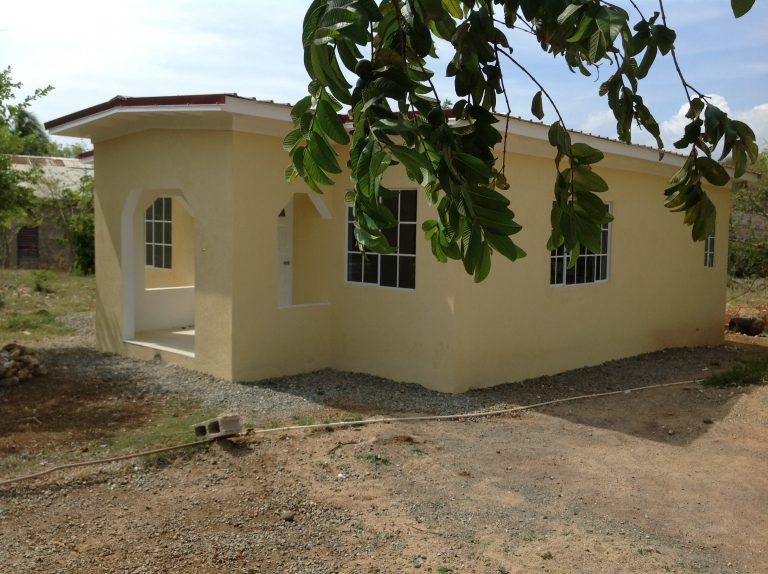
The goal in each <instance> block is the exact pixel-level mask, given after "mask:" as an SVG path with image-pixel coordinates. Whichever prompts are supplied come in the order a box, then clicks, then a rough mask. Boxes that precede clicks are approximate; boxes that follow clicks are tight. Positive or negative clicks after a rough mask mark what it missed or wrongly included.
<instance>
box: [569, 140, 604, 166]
mask: <svg viewBox="0 0 768 574" xmlns="http://www.w3.org/2000/svg"><path fill="white" fill-rule="evenodd" d="M571 153H572V154H573V157H574V158H576V159H577V160H578V161H579V163H582V164H591V163H597V162H599V161H602V160H603V158H604V157H605V155H604V154H603V152H601V151H600V150H599V149H595V148H593V147H592V146H591V145H587V144H585V143H575V144H573V146H571Z"/></svg>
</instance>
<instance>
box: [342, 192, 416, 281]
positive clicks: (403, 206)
mask: <svg viewBox="0 0 768 574" xmlns="http://www.w3.org/2000/svg"><path fill="white" fill-rule="evenodd" d="M382 203H384V205H386V206H387V207H389V209H390V211H391V212H392V214H393V215H394V216H395V217H396V218H397V225H395V226H394V227H391V228H390V229H385V230H384V235H386V237H387V240H388V241H389V244H390V245H391V246H392V247H395V248H396V249H397V251H396V252H395V253H392V254H387V255H380V254H378V253H361V252H360V251H359V250H358V248H357V245H356V244H355V227H354V223H353V218H352V208H347V269H346V272H347V281H348V282H350V283H363V284H366V285H378V286H380V287H395V288H399V289H415V288H416V190H415V189H404V190H401V191H400V193H398V196H397V197H392V198H387V199H384V200H383V202H382Z"/></svg>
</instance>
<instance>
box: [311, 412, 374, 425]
mask: <svg viewBox="0 0 768 574" xmlns="http://www.w3.org/2000/svg"><path fill="white" fill-rule="evenodd" d="M363 419H365V415H361V414H360V413H347V414H345V415H342V416H341V417H324V418H323V419H322V420H321V421H320V422H322V423H323V424H324V425H328V424H331V423H339V422H343V423H354V422H358V421H361V420H363ZM353 426H354V425H353Z"/></svg>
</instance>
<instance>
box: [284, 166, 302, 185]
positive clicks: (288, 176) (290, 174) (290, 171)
mask: <svg viewBox="0 0 768 574" xmlns="http://www.w3.org/2000/svg"><path fill="white" fill-rule="evenodd" d="M298 175H299V172H298V171H297V170H296V166H295V165H293V164H290V165H289V166H288V167H286V168H285V173H284V176H285V181H286V182H288V183H293V182H294V180H295V179H296V178H297V177H298Z"/></svg>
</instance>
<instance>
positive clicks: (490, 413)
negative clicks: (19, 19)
mask: <svg viewBox="0 0 768 574" xmlns="http://www.w3.org/2000/svg"><path fill="white" fill-rule="evenodd" d="M701 381H702V379H693V380H690V381H676V382H674V383H659V384H656V385H646V386H643V387H634V388H631V389H623V390H620V391H606V392H604V393H592V394H589V395H577V396H573V397H565V398H562V399H553V400H551V401H544V402H540V403H533V404H530V405H521V406H517V407H509V408H506V409H497V410H492V411H474V412H469V413H459V414H453V415H417V416H412V417H387V418H375V419H364V420H361V421H339V422H332V423H316V424H310V425H292V426H284V427H274V428H267V429H246V430H244V431H242V432H240V433H238V434H233V435H228V436H227V437H222V438H233V437H236V436H244V435H261V434H267V433H274V432H291V431H296V430H312V429H326V428H340V427H352V426H354V427H359V426H364V425H373V424H390V423H403V422H418V421H450V420H462V419H468V418H479V417H492V416H499V415H506V414H510V413H515V412H520V411H526V410H530V409H537V408H541V407H546V406H549V405H556V404H561V403H568V402H571V401H580V400H584V399H595V398H599V397H608V396H611V395H622V394H629V393H633V392H635V391H645V390H648V389H660V388H663V387H673V386H676V385H693V384H697V383H700V382H701ZM215 440H218V438H216V437H214V438H207V439H204V440H198V441H194V442H188V443H184V444H179V445H174V446H166V447H162V448H156V449H152V450H145V451H141V452H135V453H131V454H124V455H121V456H115V457H111V458H100V459H95V460H87V461H82V462H73V463H69V464H62V465H60V466H54V467H51V468H48V469H46V470H43V471H40V472H36V473H34V474H28V475H25V476H18V477H16V478H11V479H8V480H3V481H0V486H7V485H9V484H14V483H16V482H22V481H25V480H32V479H34V478H40V477H41V476H45V475H47V474H51V473H53V472H57V471H60V470H66V469H70V468H79V467H83V466H92V465H97V464H108V463H111V462H119V461H121V460H128V459H131V458H139V457H143V456H150V455H153V454H159V453H163V452H170V451H173V450H181V449H183V448H190V447H193V446H200V445H203V444H207V443H209V442H213V441H215Z"/></svg>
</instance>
